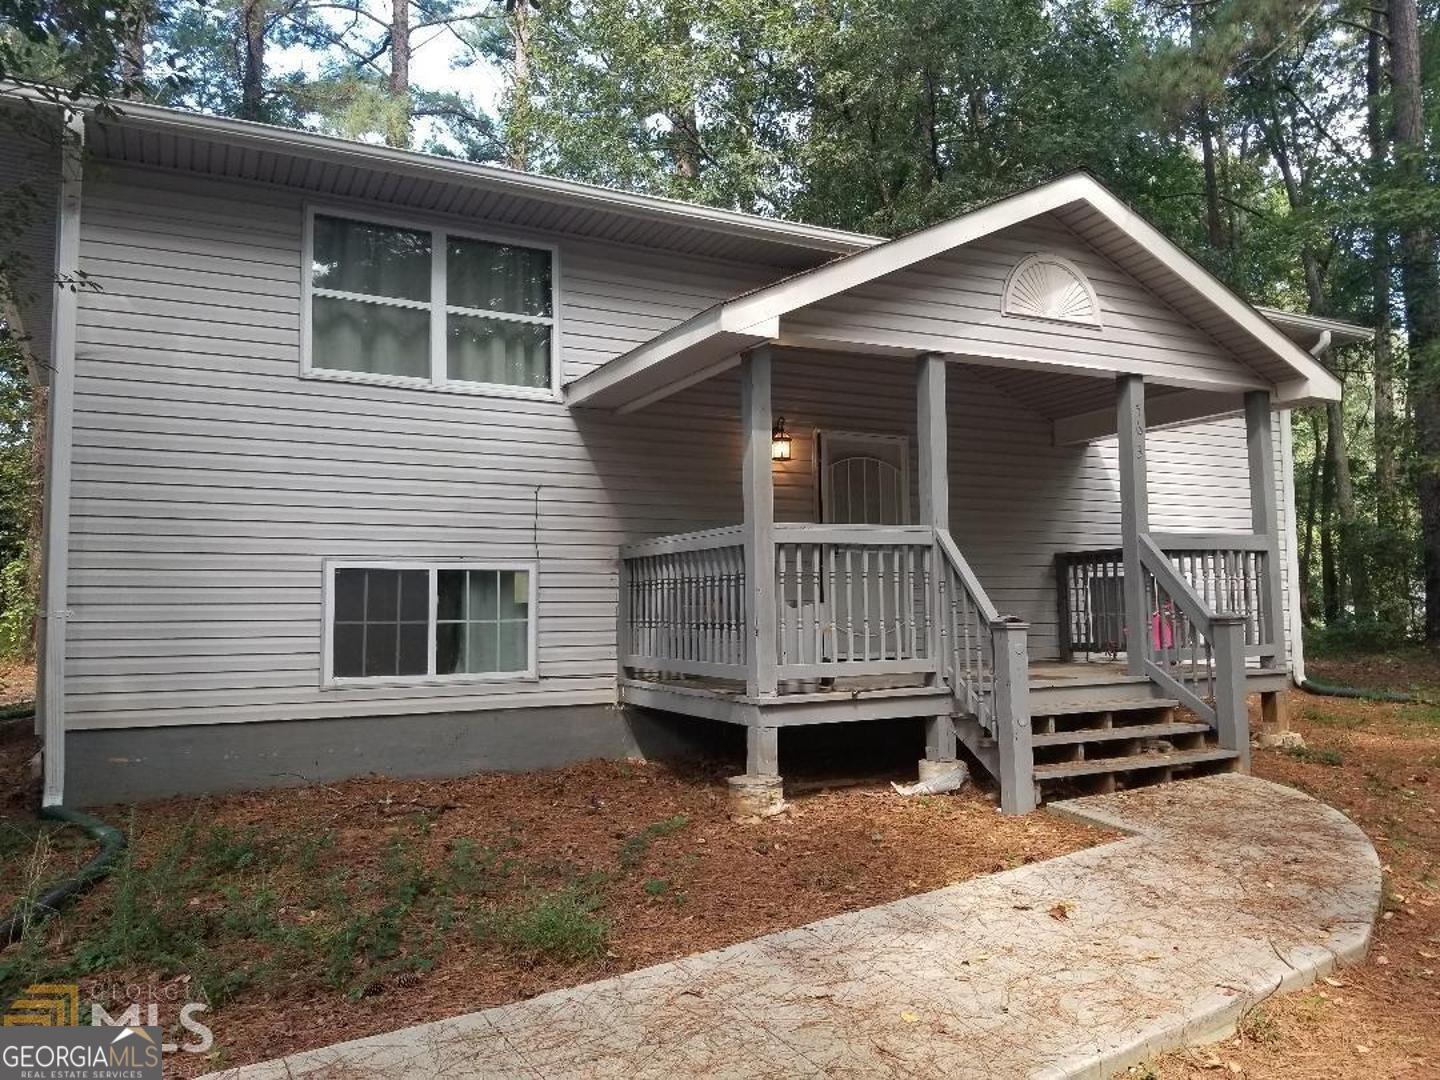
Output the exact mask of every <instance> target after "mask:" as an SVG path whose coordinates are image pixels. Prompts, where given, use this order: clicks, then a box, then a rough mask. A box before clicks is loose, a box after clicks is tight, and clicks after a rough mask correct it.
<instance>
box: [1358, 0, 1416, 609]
mask: <svg viewBox="0 0 1440 1080" xmlns="http://www.w3.org/2000/svg"><path fill="white" fill-rule="evenodd" d="M1384 42H1385V13H1384V12H1383V11H1381V10H1379V9H1378V8H1377V9H1371V12H1370V34H1369V37H1368V38H1367V41H1366V52H1365V95H1366V102H1365V134H1366V139H1367V142H1368V143H1369V152H1370V188H1371V190H1372V191H1373V190H1375V189H1376V188H1377V187H1378V186H1379V185H1380V183H1381V182H1382V181H1383V179H1384V176H1385V167H1386V156H1387V154H1386V151H1387V148H1388V146H1389V138H1388V136H1387V133H1386V131H1385V114H1384V109H1383V108H1382V103H1381V99H1382V96H1383V95H1384V92H1385V58H1384ZM1370 245H1371V252H1370V291H1371V313H1372V314H1371V318H1372V319H1373V321H1374V323H1375V343H1374V358H1373V359H1374V371H1375V393H1374V397H1375V524H1376V526H1377V529H1378V536H1377V543H1376V544H1375V551H1376V557H1375V563H1376V566H1375V571H1376V576H1377V578H1379V581H1377V583H1376V594H1377V603H1378V606H1379V614H1380V617H1381V619H1382V620H1383V621H1384V623H1385V624H1386V625H1387V626H1390V627H1393V628H1395V629H1397V630H1401V631H1403V630H1405V629H1407V628H1408V627H1407V626H1406V624H1407V623H1408V621H1409V618H1410V601H1409V597H1408V593H1409V585H1410V581H1409V577H1410V574H1409V565H1408V564H1409V560H1408V559H1406V558H1405V557H1404V551H1405V544H1404V540H1403V535H1404V525H1405V508H1404V506H1403V505H1402V504H1401V502H1400V472H1399V468H1398V467H1397V465H1396V460H1395V454H1396V446H1397V443H1398V441H1399V438H1398V426H1397V424H1396V421H1395V358H1394V356H1393V355H1392V351H1391V348H1390V331H1391V323H1390V228H1389V224H1388V223H1387V222H1386V221H1385V220H1384V219H1383V218H1382V217H1381V216H1380V215H1379V214H1377V215H1376V217H1375V222H1374V227H1373V229H1372V233H1371V239H1370Z"/></svg>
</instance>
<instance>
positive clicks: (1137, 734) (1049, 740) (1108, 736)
mask: <svg viewBox="0 0 1440 1080" xmlns="http://www.w3.org/2000/svg"><path fill="white" fill-rule="evenodd" d="M1209 730H1210V725H1208V724H1200V723H1194V724H1186V723H1180V722H1176V723H1167V724H1129V725H1126V726H1125V727H1118V728H1109V729H1100V730H1092V729H1084V728H1082V729H1081V730H1079V731H1056V732H1051V733H1047V734H1044V735H1035V736H1032V738H1031V744H1032V745H1033V746H1069V745H1072V744H1074V743H1091V742H1107V741H1113V740H1117V739H1167V738H1170V737H1172V736H1175V735H1203V734H1205V733H1206V732H1208V731H1209Z"/></svg>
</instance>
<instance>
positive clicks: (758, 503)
mask: <svg viewBox="0 0 1440 1080" xmlns="http://www.w3.org/2000/svg"><path fill="white" fill-rule="evenodd" d="M770 374H771V352H770V349H769V347H768V346H762V347H761V348H758V349H753V350H751V351H750V352H747V353H746V354H745V355H744V356H742V357H741V358H740V429H741V433H742V438H743V444H744V450H743V452H742V454H741V462H742V464H741V468H742V471H743V483H742V489H743V496H744V498H743V503H744V536H745V586H746V588H745V592H746V601H747V604H748V606H749V611H748V612H747V614H748V617H749V621H750V627H751V639H750V652H749V655H748V657H747V658H746V660H747V662H746V668H747V672H746V679H745V688H746V692H747V693H748V694H749V695H750V696H752V697H770V696H773V695H774V694H775V690H776V680H775V667H776V659H775V644H776V643H775V537H774V526H775V479H774V476H773V474H772V472H771V469H772V468H773V465H772V464H771V462H770V432H771V427H772V420H771V408H770Z"/></svg>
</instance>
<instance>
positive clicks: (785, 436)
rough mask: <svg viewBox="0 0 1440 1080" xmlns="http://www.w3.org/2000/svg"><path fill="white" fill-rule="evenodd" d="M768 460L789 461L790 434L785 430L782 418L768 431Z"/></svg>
mask: <svg viewBox="0 0 1440 1080" xmlns="http://www.w3.org/2000/svg"><path fill="white" fill-rule="evenodd" d="M770 460H771V461H789V460H790V433H789V432H788V431H786V430H785V418H784V417H783V416H782V417H780V419H778V420H776V421H775V426H774V427H773V428H771V429H770Z"/></svg>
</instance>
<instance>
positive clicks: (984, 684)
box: [936, 530, 1000, 734]
mask: <svg viewBox="0 0 1440 1080" xmlns="http://www.w3.org/2000/svg"><path fill="white" fill-rule="evenodd" d="M936 547H937V548H938V550H939V552H940V556H941V565H942V570H941V574H940V639H941V642H942V648H941V665H942V667H941V674H942V675H943V677H944V680H945V682H946V683H947V684H948V685H949V686H950V689H951V691H952V692H953V693H954V695H955V702H956V705H957V706H958V708H959V709H960V711H961V712H964V713H969V714H970V715H972V716H974V717H975V719H977V720H978V721H980V724H981V726H982V727H984V728H985V730H986V731H988V732H990V733H991V734H994V732H995V631H994V628H995V627H996V626H997V625H998V624H999V623H1000V613H999V612H998V611H997V610H996V609H995V605H994V604H993V603H991V602H990V597H989V596H988V595H986V593H985V590H984V588H983V587H981V585H980V579H979V578H977V577H976V576H975V572H974V571H973V570H971V569H970V564H969V563H968V562H966V561H965V556H964V555H962V554H961V553H960V548H959V547H958V546H957V545H956V543H955V541H954V540H953V539H952V538H951V536H950V534H949V532H947V531H945V530H940V531H939V532H938V533H937V536H936Z"/></svg>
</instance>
